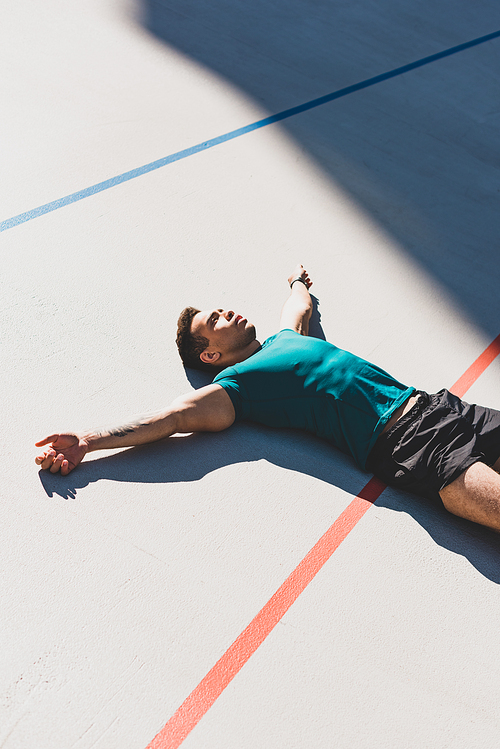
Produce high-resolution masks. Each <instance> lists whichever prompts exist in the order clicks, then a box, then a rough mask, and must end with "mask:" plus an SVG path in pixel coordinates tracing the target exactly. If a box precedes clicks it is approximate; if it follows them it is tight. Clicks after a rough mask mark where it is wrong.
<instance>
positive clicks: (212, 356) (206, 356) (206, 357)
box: [200, 351, 221, 364]
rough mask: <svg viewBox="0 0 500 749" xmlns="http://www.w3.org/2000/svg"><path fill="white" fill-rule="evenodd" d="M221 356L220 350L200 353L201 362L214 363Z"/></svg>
mask: <svg viewBox="0 0 500 749" xmlns="http://www.w3.org/2000/svg"><path fill="white" fill-rule="evenodd" d="M220 357H221V353H220V351H212V352H209V351H202V352H201V354H200V359H201V361H202V362H203V364H215V362H216V361H218V360H219V359H220Z"/></svg>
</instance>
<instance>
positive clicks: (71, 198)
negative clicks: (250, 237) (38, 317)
mask: <svg viewBox="0 0 500 749" xmlns="http://www.w3.org/2000/svg"><path fill="white" fill-rule="evenodd" d="M499 36H500V31H494V32H493V33H492V34H486V36H480V37H478V38H477V39H472V40H471V41H469V42H464V43H463V44H458V45H457V46H455V47H450V48H449V49H445V50H443V51H442V52H437V53H436V54H434V55H429V56H428V57H422V59H420V60H416V61H415V62H410V63H408V64H407V65H403V66H402V67H400V68H395V69H394V70H390V71H389V72H387V73H381V74H380V75H376V76H374V77H373V78H367V79H366V80H365V81H361V82H360V83H354V84H353V85H352V86H346V87H345V88H341V89H339V90H338V91H333V92H332V93H331V94H326V95H325V96H320V97H319V98H318V99H312V100H311V101H308V102H306V103H305V104H299V105H298V106H296V107H291V109H285V110H284V111H283V112H278V114H273V115H271V116H270V117H265V118H264V119H263V120H258V121H257V122H252V123H251V124H250V125H246V126H245V127H240V128H238V129H237V130H231V132H229V133H225V134H224V135H219V136H217V138H212V139H211V140H207V141H204V142H203V143H198V145H196V146H192V147H191V148H185V149H184V150H183V151H177V153H173V154H170V156H165V157H164V158H163V159H158V160H157V161H152V162H151V163H150V164H145V165H144V166H140V167H137V169H132V170H131V171H129V172H124V173H123V174H119V175H118V176H117V177H112V178H111V179H107V180H105V181H104V182H98V183H97V184H96V185H92V187H86V188H85V189H84V190H79V191H78V192H73V193H71V195H66V197H64V198H59V200H53V201H52V202H51V203H45V205H41V206H39V207H38V208H33V209H32V210H31V211H26V213H20V214H19V215H18V216H14V217H13V218H9V219H6V220H5V221H2V223H0V231H6V229H11V228H12V227H14V226H18V225H19V224H23V223H25V222H26V221H31V219H34V218H38V216H43V215H44V214H45V213H50V212H51V211H56V210H57V209H58V208H63V207H64V206H66V205H70V204H71V203H76V202H78V201H79V200H83V199H84V198H88V197H90V196H91V195H96V194H97V193H99V192H103V190H109V189H110V188H111V187H116V185H121V184H122V183H123V182H128V181H129V180H131V179H135V178H136V177H140V176H142V175H143V174H147V173H148V172H152V171H154V170H155V169H161V167H163V166H167V164H173V163H174V161H180V160H181V159H186V158H187V157H188V156H193V155H194V154H195V153H200V151H206V150H207V149H209V148H213V147H214V146H218V145H220V144H221V143H226V142H227V141H229V140H233V139H234V138H239V137H240V136H241V135H246V134H247V133H251V132H252V131H253V130H259V129H260V128H262V127H266V126H267V125H272V124H274V123H276V122H281V121H282V120H286V119H288V117H294V116H295V115H296V114H301V113H302V112H307V111H308V110H309V109H314V108H315V107H320V106H322V105H323V104H328V103H329V102H331V101H334V100H335V99H340V98H341V97H342V96H348V94H353V93H354V92H355V91H361V90H362V89H364V88H368V87H369V86H375V85H376V84H377V83H382V81H387V80H389V79H390V78H395V77H396V76H398V75H403V74H404V73H408V72H409V71H410V70H416V68H421V67H422V66H423V65H429V63H431V62H436V61H437V60H442V59H443V58H444V57H449V56H450V55H455V54H457V52H462V51H463V50H465V49H470V48H471V47H476V46H477V45H478V44H484V42H489V41H490V40H491V39H497V38H498V37H499Z"/></svg>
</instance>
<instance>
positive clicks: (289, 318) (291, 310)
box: [281, 281, 313, 335]
mask: <svg viewBox="0 0 500 749" xmlns="http://www.w3.org/2000/svg"><path fill="white" fill-rule="evenodd" d="M312 309H313V304H312V299H311V295H310V293H309V290H308V289H307V286H306V285H305V284H303V283H302V282H301V281H297V282H296V283H294V284H293V286H292V288H291V290H290V296H289V297H288V299H287V300H286V302H285V304H284V306H283V310H282V312H281V321H282V327H283V325H287V326H289V327H290V328H292V330H297V332H298V333H301V334H302V335H307V334H308V332H309V320H310V319H311V314H312Z"/></svg>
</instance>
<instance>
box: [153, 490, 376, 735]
mask: <svg viewBox="0 0 500 749" xmlns="http://www.w3.org/2000/svg"><path fill="white" fill-rule="evenodd" d="M384 489H385V484H383V483H382V482H381V481H379V480H378V479H376V478H372V479H370V481H369V482H368V483H367V484H366V486H365V487H364V489H362V491H361V492H360V493H359V494H358V496H357V497H356V498H355V499H353V500H352V502H351V504H350V505H349V506H348V507H347V508H346V509H345V510H344V512H343V513H342V514H341V515H339V517H338V518H337V520H336V521H335V522H334V523H333V525H332V526H331V527H330V528H329V529H328V530H327V531H326V533H325V534H324V535H323V536H322V537H321V538H320V539H319V541H318V542H317V543H316V544H315V545H314V546H313V548H312V549H311V550H310V551H309V552H308V554H306V556H305V557H304V559H303V560H302V561H301V562H300V563H299V564H298V566H297V567H296V568H295V569H294V571H293V572H292V574H291V575H290V576H289V577H288V578H287V579H286V580H285V582H284V583H283V585H282V586H281V587H280V588H278V590H277V591H276V593H275V594H274V595H273V597H272V598H271V599H270V600H269V601H268V602H267V603H266V605H265V606H264V608H262V609H261V610H260V611H259V613H258V614H257V616H256V617H255V618H254V619H253V620H252V621H251V622H250V624H249V625H248V627H247V628H246V629H245V630H244V631H243V632H242V633H241V635H240V636H239V637H238V638H237V639H236V640H235V641H234V642H233V644H232V645H231V647H230V648H229V649H228V650H226V652H225V653H224V655H223V656H222V658H220V660H218V661H217V663H216V664H215V666H214V667H213V668H212V669H211V671H209V672H208V674H207V675H206V676H205V678H204V679H202V681H201V682H200V683H199V684H198V686H197V687H196V689H194V691H193V692H191V694H190V695H189V697H188V698H187V699H186V700H185V701H184V702H183V703H182V705H181V706H180V708H179V709H178V710H177V712H176V713H174V715H173V716H172V717H171V718H170V720H169V721H168V723H167V724H166V726H165V727H164V728H163V730H162V731H160V733H159V734H158V735H157V736H156V737H155V738H154V739H153V741H152V742H151V743H150V744H149V746H148V747H147V749H177V747H178V746H180V744H181V743H182V742H183V741H184V739H185V738H186V736H187V735H188V734H189V733H190V731H192V730H193V728H194V727H195V726H196V724H197V723H198V721H199V720H200V719H201V718H202V717H203V716H204V715H205V713H206V712H207V710H208V709H209V708H210V707H212V705H213V704H214V702H215V700H216V699H217V698H218V697H219V695H220V694H221V693H222V692H223V691H224V689H225V688H226V687H227V685H228V684H229V683H230V682H231V681H232V680H233V679H234V677H235V676H236V674H237V673H238V671H239V670H240V669H241V668H242V666H244V665H245V663H246V662H247V660H248V659H249V658H250V656H251V655H253V654H254V653H255V651H256V650H257V648H258V647H259V645H261V644H262V643H263V642H264V640H265V639H266V637H267V636H268V634H269V633H270V632H271V631H272V630H273V629H274V627H275V626H276V624H277V623H278V622H279V620H280V619H281V618H282V617H283V616H284V615H285V614H286V612H287V611H288V609H289V608H290V606H291V605H292V603H294V602H295V601H296V600H297V598H298V597H299V596H300V594H301V593H302V591H303V590H304V589H305V588H306V587H307V586H308V585H309V583H310V582H311V580H312V579H313V578H314V576H315V575H316V573H317V572H319V570H320V569H321V568H322V567H323V565H324V564H325V562H327V561H328V559H330V557H331V555H332V554H333V552H334V551H335V549H337V548H338V546H339V545H340V544H341V543H342V541H343V540H344V538H345V537H346V536H347V535H348V534H349V533H350V532H351V531H352V529H353V528H354V526H355V525H356V523H357V522H358V521H359V520H360V519H361V518H362V517H363V515H364V514H365V512H366V511H367V510H368V509H369V508H370V507H371V506H372V504H373V502H375V500H376V499H377V498H378V497H379V496H380V495H381V493H382V492H383V491H384Z"/></svg>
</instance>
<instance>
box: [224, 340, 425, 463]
mask: <svg viewBox="0 0 500 749" xmlns="http://www.w3.org/2000/svg"><path fill="white" fill-rule="evenodd" d="M214 383H216V384H217V385H221V386H222V387H223V388H224V390H225V391H226V392H227V394H228V395H229V397H230V398H231V401H232V403H233V406H234V410H235V412H236V419H237V420H245V421H256V422H258V423H260V424H266V425H267V426H272V427H293V428H296V429H305V430H307V431H308V432H312V433H313V434H315V435H317V436H318V437H323V438H325V439H327V440H328V441H329V442H331V443H333V444H334V445H335V446H336V447H338V448H339V449H340V450H342V451H343V452H345V453H348V454H349V455H352V456H353V458H354V459H355V461H356V463H357V464H358V465H359V466H360V467H361V468H363V469H364V468H365V465H366V460H367V458H368V455H369V454H370V451H371V449H372V447H373V446H374V444H375V441H376V439H377V437H378V435H379V434H380V433H381V432H382V430H383V428H384V426H385V424H386V423H387V421H388V420H389V418H390V417H391V415H392V413H393V412H394V411H395V410H396V409H397V408H398V407H399V406H400V405H401V404H402V403H403V402H404V401H405V400H406V399H407V398H409V397H410V395H411V394H412V393H413V392H414V390H415V388H413V387H407V386H406V385H402V384H401V383H400V382H398V381H397V380H395V379H394V378H393V377H391V376H390V375H389V374H387V372H384V370H383V369H380V368H379V367H377V366H375V365H374V364H370V363H369V362H367V361H365V360H364V359H360V358H359V357H358V356H355V355H354V354H350V353H349V352H348V351H343V350H342V349H340V348H337V346H334V345H333V344H332V343H328V342H327V341H323V340H321V339H319V338H310V337H308V336H302V335H300V334H299V333H296V332H295V331H293V330H281V331H280V332H279V333H277V334H276V335H274V336H271V338H268V339H267V340H266V341H264V343H263V344H262V346H261V347H260V348H259V349H257V351H256V352H255V353H254V354H252V356H250V357H249V358H248V359H246V360H245V361H243V362H241V363H239V364H236V365H235V366H234V367H227V368H226V369H224V370H223V371H222V372H221V373H220V374H218V375H217V377H216V378H215V379H214Z"/></svg>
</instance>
